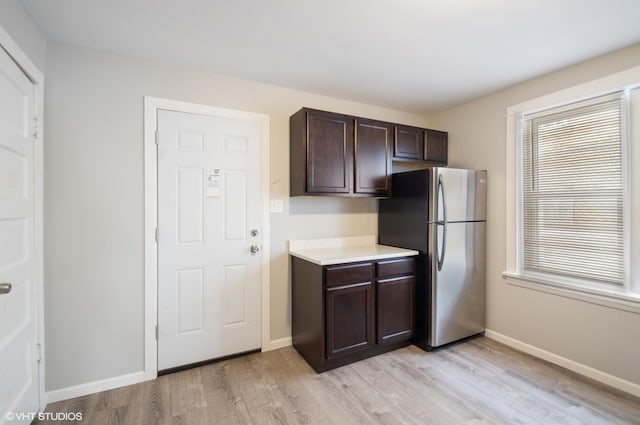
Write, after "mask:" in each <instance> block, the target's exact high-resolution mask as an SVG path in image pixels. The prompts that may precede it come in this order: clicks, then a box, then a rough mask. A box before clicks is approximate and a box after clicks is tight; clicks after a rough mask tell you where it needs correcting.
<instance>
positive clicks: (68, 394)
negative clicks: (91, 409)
mask: <svg viewBox="0 0 640 425" xmlns="http://www.w3.org/2000/svg"><path fill="white" fill-rule="evenodd" d="M146 380H147V378H146V376H145V373H144V372H135V373H130V374H128V375H122V376H116V377H113V378H108V379H103V380H101V381H94V382H88V383H86V384H80V385H74V386H72V387H67V388H61V389H59V390H54V391H48V392H47V401H48V402H49V403H55V402H56V401H62V400H69V399H71V398H76V397H81V396H83V395H88V394H94V393H97V392H100V391H107V390H112V389H114V388H119V387H124V386H126V385H132V384H137V383H139V382H143V381H146Z"/></svg>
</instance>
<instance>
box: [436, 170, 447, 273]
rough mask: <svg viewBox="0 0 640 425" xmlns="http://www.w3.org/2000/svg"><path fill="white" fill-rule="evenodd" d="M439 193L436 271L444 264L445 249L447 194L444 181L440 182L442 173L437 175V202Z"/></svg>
mask: <svg viewBox="0 0 640 425" xmlns="http://www.w3.org/2000/svg"><path fill="white" fill-rule="evenodd" d="M440 193H442V223H438V225H440V224H442V248H441V249H440V250H439V253H438V254H439V255H438V271H441V270H442V265H443V264H444V256H445V253H446V251H447V196H446V193H445V191H444V183H442V175H439V176H438V197H437V199H438V202H439V201H440ZM436 213H437V210H436ZM436 229H437V227H436ZM436 237H437V234H436Z"/></svg>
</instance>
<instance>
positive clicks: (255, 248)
mask: <svg viewBox="0 0 640 425" xmlns="http://www.w3.org/2000/svg"><path fill="white" fill-rule="evenodd" d="M250 249H251V253H252V254H255V253H256V252H258V251H260V247H259V246H258V245H256V244H253V245H251V248H250Z"/></svg>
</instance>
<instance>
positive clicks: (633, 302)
mask: <svg viewBox="0 0 640 425" xmlns="http://www.w3.org/2000/svg"><path fill="white" fill-rule="evenodd" d="M502 278H503V279H505V280H506V281H507V283H508V284H509V285H514V286H519V287H521V288H526V289H531V290H534V291H540V292H546V293H548V294H553V295H558V296H561V297H565V298H571V299H574V300H578V301H583V302H587V303H590V304H597V305H601V306H604V307H609V308H614V309H617V310H622V311H628V312H631V313H636V314H640V294H636V293H631V292H622V291H616V290H606V289H599V288H585V287H582V286H577V285H573V284H570V283H563V282H556V281H553V280H551V279H548V278H544V277H539V276H530V275H523V274H519V273H513V272H502Z"/></svg>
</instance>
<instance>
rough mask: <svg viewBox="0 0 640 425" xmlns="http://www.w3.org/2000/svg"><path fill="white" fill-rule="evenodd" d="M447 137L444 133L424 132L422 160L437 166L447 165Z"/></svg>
mask: <svg viewBox="0 0 640 425" xmlns="http://www.w3.org/2000/svg"><path fill="white" fill-rule="evenodd" d="M448 141H449V135H448V133H447V132H444V131H437V130H425V131H424V160H425V161H427V162H431V163H436V164H438V165H440V164H444V165H447V161H448V156H447V153H448V150H449V149H448Z"/></svg>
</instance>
